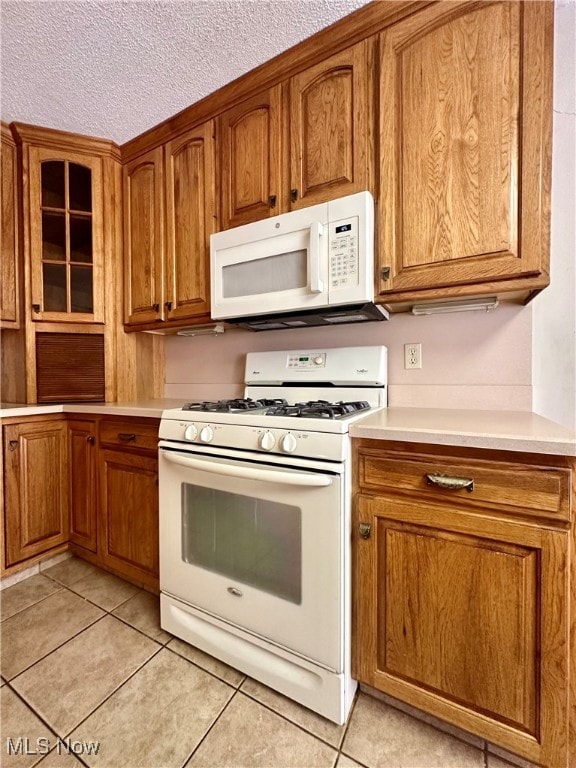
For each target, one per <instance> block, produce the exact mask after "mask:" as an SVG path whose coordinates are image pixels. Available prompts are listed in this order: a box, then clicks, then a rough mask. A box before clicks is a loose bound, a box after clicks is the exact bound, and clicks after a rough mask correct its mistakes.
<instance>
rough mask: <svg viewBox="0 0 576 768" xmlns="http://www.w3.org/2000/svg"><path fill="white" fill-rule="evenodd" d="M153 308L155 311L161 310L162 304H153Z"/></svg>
mask: <svg viewBox="0 0 576 768" xmlns="http://www.w3.org/2000/svg"><path fill="white" fill-rule="evenodd" d="M152 309H153V310H154V312H160V304H152Z"/></svg>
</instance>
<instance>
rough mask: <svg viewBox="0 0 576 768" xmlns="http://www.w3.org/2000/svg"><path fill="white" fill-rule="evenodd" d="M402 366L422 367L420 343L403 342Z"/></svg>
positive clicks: (407, 367) (408, 367)
mask: <svg viewBox="0 0 576 768" xmlns="http://www.w3.org/2000/svg"><path fill="white" fill-rule="evenodd" d="M404 368H406V369H407V370H408V369H410V368H422V344H404Z"/></svg>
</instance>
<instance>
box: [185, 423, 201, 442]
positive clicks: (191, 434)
mask: <svg viewBox="0 0 576 768" xmlns="http://www.w3.org/2000/svg"><path fill="white" fill-rule="evenodd" d="M197 437H198V429H197V428H196V424H188V426H187V427H186V429H185V430H184V440H188V441H189V442H192V440H196V438H197Z"/></svg>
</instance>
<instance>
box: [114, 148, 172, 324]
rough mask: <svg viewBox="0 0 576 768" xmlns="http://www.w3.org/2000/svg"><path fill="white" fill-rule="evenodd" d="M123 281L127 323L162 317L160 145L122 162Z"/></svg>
mask: <svg viewBox="0 0 576 768" xmlns="http://www.w3.org/2000/svg"><path fill="white" fill-rule="evenodd" d="M123 173H124V282H125V297H124V306H125V319H124V321H125V322H126V323H127V324H138V323H150V322H154V321H155V320H163V319H164V306H163V303H162V302H163V298H162V296H163V285H162V283H163V271H162V270H163V262H164V191H163V189H164V174H163V160H162V147H159V148H158V149H153V150H151V151H150V152H147V153H146V154H145V155H142V156H141V157H139V158H138V159H137V160H134V161H133V162H131V163H128V164H127V165H125V166H124V170H123Z"/></svg>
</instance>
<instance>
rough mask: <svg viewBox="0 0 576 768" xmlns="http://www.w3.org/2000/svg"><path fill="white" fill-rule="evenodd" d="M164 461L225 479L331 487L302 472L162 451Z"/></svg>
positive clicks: (328, 481) (322, 477) (326, 481)
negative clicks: (221, 462)
mask: <svg viewBox="0 0 576 768" xmlns="http://www.w3.org/2000/svg"><path fill="white" fill-rule="evenodd" d="M162 455H163V456H164V458H165V459H166V461H169V462H171V463H172V464H180V465H181V466H183V467H189V468H190V469H199V470H201V471H202V472H212V473H213V474H215V475H225V476H226V477H238V478H242V479H245V480H259V481H262V482H265V483H280V484H281V485H301V486H304V485H306V486H310V487H313V488H314V487H316V488H319V487H322V486H326V485H332V478H331V477H329V476H328V475H317V474H313V473H312V472H311V473H309V474H308V473H306V474H304V473H303V472H282V471H278V470H274V469H261V468H256V467H238V466H236V465H234V464H220V463H217V462H212V461H206V460H203V459H193V458H191V457H190V456H183V455H182V454H180V453H171V452H169V451H162Z"/></svg>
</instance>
